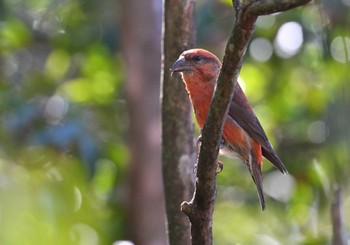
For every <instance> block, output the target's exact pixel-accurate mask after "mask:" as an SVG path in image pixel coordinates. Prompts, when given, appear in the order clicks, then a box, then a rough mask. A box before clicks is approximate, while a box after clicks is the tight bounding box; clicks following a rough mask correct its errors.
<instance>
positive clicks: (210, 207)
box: [181, 0, 309, 245]
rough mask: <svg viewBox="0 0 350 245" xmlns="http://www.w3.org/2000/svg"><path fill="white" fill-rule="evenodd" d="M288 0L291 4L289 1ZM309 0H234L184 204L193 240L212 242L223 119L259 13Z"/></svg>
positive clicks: (277, 10) (200, 244) (282, 8)
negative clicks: (193, 176)
mask: <svg viewBox="0 0 350 245" xmlns="http://www.w3.org/2000/svg"><path fill="white" fill-rule="evenodd" d="M287 2H288V3H289V4H287ZM306 2H309V0H299V1H296V0H290V1H287V0H282V1H278V0H264V1H260V2H250V1H245V2H243V4H241V3H239V1H236V0H233V6H234V8H235V10H236V11H237V12H236V22H235V24H234V27H233V30H232V32H231V36H230V38H229V40H228V43H227V45H226V49H225V55H224V58H223V64H222V68H221V72H220V75H219V78H218V82H217V88H216V91H215V94H214V97H213V99H212V102H211V106H210V111H209V114H208V118H207V121H206V123H205V125H204V128H203V131H202V144H201V148H200V153H199V156H198V162H197V179H196V186H195V188H196V190H195V193H194V195H193V198H192V200H191V201H190V202H184V203H183V204H182V205H181V207H182V210H183V212H184V213H185V214H186V215H188V217H189V219H190V221H191V224H192V227H191V234H192V244H196V245H197V244H198V245H211V244H212V243H213V240H212V224H213V212H214V205H215V198H216V169H217V160H218V153H219V146H220V141H221V135H222V132H223V125H224V119H225V118H226V116H227V112H228V108H229V105H230V102H231V100H232V97H233V94H234V88H235V84H236V82H237V79H238V76H239V72H240V70H241V67H242V61H243V57H244V54H245V52H246V49H247V47H248V43H249V40H250V38H251V36H252V33H253V31H254V27H255V22H256V20H257V17H258V15H260V14H265V13H273V11H276V12H279V11H282V10H287V9H291V8H294V7H296V6H299V5H301V4H303V3H306Z"/></svg>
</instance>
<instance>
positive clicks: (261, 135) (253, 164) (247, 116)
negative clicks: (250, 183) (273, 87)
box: [171, 49, 287, 210]
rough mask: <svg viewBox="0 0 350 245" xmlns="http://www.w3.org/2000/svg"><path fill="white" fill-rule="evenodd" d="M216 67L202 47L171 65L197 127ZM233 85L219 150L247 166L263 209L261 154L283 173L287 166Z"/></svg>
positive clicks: (212, 86)
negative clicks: (187, 100) (178, 75)
mask: <svg viewBox="0 0 350 245" xmlns="http://www.w3.org/2000/svg"><path fill="white" fill-rule="evenodd" d="M220 69H221V62H220V60H219V59H218V58H217V57H216V56H215V55H214V54H212V53H210V52H209V51H207V50H204V49H190V50H187V51H185V52H183V53H182V54H181V55H180V57H179V59H178V60H177V61H176V62H175V63H174V64H173V66H172V68H171V72H172V73H177V72H179V73H181V75H182V80H183V81H184V83H185V85H186V90H187V92H188V95H189V98H190V100H191V102H192V106H193V109H194V114H195V117H196V120H197V123H198V125H199V127H200V128H201V129H202V128H203V126H204V123H205V121H206V119H207V116H208V112H209V107H210V102H211V99H212V97H213V93H214V89H215V85H216V82H217V79H218V76H219V73H220ZM235 86H236V87H235V93H234V96H233V98H232V101H231V104H230V107H229V112H228V115H227V118H226V121H225V124H224V129H223V134H222V143H221V146H220V154H222V155H226V156H228V157H230V158H234V157H235V158H239V159H241V161H242V162H243V163H244V164H246V165H247V166H248V169H249V171H250V173H251V176H252V178H253V180H254V182H255V185H256V187H257V191H258V195H259V199H260V203H261V207H262V209H263V210H264V209H265V198H264V194H263V186H262V170H261V168H262V156H264V157H265V158H266V159H267V160H269V161H270V162H271V163H272V164H273V165H274V166H275V167H276V168H278V169H279V170H280V171H281V172H282V173H287V169H286V167H285V166H284V164H283V163H282V161H281V160H280V159H279V157H278V156H277V154H276V152H275V151H274V149H273V147H272V145H271V143H270V142H269V140H268V138H267V136H266V134H265V132H264V129H263V128H262V126H261V124H260V122H259V120H258V118H257V117H256V115H255V114H254V112H253V109H252V108H251V106H250V104H249V102H248V100H247V98H246V96H245V94H244V93H243V91H242V89H241V87H240V85H239V84H238V83H236V85H235Z"/></svg>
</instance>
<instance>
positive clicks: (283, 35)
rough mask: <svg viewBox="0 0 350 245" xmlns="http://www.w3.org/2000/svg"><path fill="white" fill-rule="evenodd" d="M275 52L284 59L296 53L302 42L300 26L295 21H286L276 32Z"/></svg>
mask: <svg viewBox="0 0 350 245" xmlns="http://www.w3.org/2000/svg"><path fill="white" fill-rule="evenodd" d="M274 44H275V51H276V54H277V55H278V56H279V57H281V58H284V59H287V58H290V57H292V56H294V55H295V54H297V53H298V52H299V50H300V48H301V46H302V44H303V31H302V27H301V25H300V24H299V23H297V22H287V23H285V24H283V25H282V26H281V27H280V28H279V29H278V32H277V35H276V38H275V43H274Z"/></svg>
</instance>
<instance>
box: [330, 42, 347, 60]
mask: <svg viewBox="0 0 350 245" xmlns="http://www.w3.org/2000/svg"><path fill="white" fill-rule="evenodd" d="M330 49H331V54H332V57H333V59H335V60H336V61H338V62H340V63H346V62H349V61H350V38H348V37H343V36H338V37H336V38H334V39H333V41H332V42H331V47H330Z"/></svg>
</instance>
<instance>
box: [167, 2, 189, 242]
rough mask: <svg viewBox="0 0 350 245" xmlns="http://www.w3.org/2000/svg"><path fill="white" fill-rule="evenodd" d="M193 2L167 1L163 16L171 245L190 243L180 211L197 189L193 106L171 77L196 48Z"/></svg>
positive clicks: (180, 83)
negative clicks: (180, 60) (174, 66)
mask: <svg viewBox="0 0 350 245" xmlns="http://www.w3.org/2000/svg"><path fill="white" fill-rule="evenodd" d="M194 11H195V4H194V1H193V0H165V2H164V17H163V32H164V36H163V54H164V62H163V69H162V70H163V74H162V77H163V81H162V94H161V97H162V162H163V183H164V191H165V200H166V213H167V232H168V239H169V244H171V245H177V244H178V245H186V244H190V242H191V233H190V221H189V219H188V218H187V217H186V215H185V214H184V213H182V212H181V210H180V205H181V203H182V202H183V201H184V200H190V199H191V197H192V194H193V190H194V174H193V171H194V163H195V153H194V144H193V122H192V116H191V104H190V102H189V99H188V95H187V93H186V91H185V87H184V84H183V82H182V81H181V79H180V78H179V76H172V77H171V76H170V68H171V65H172V63H173V62H174V61H175V60H176V59H177V58H178V57H179V55H180V54H181V53H182V52H183V51H184V50H187V49H190V48H193V47H194V43H195V41H194V37H195V26H194Z"/></svg>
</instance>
